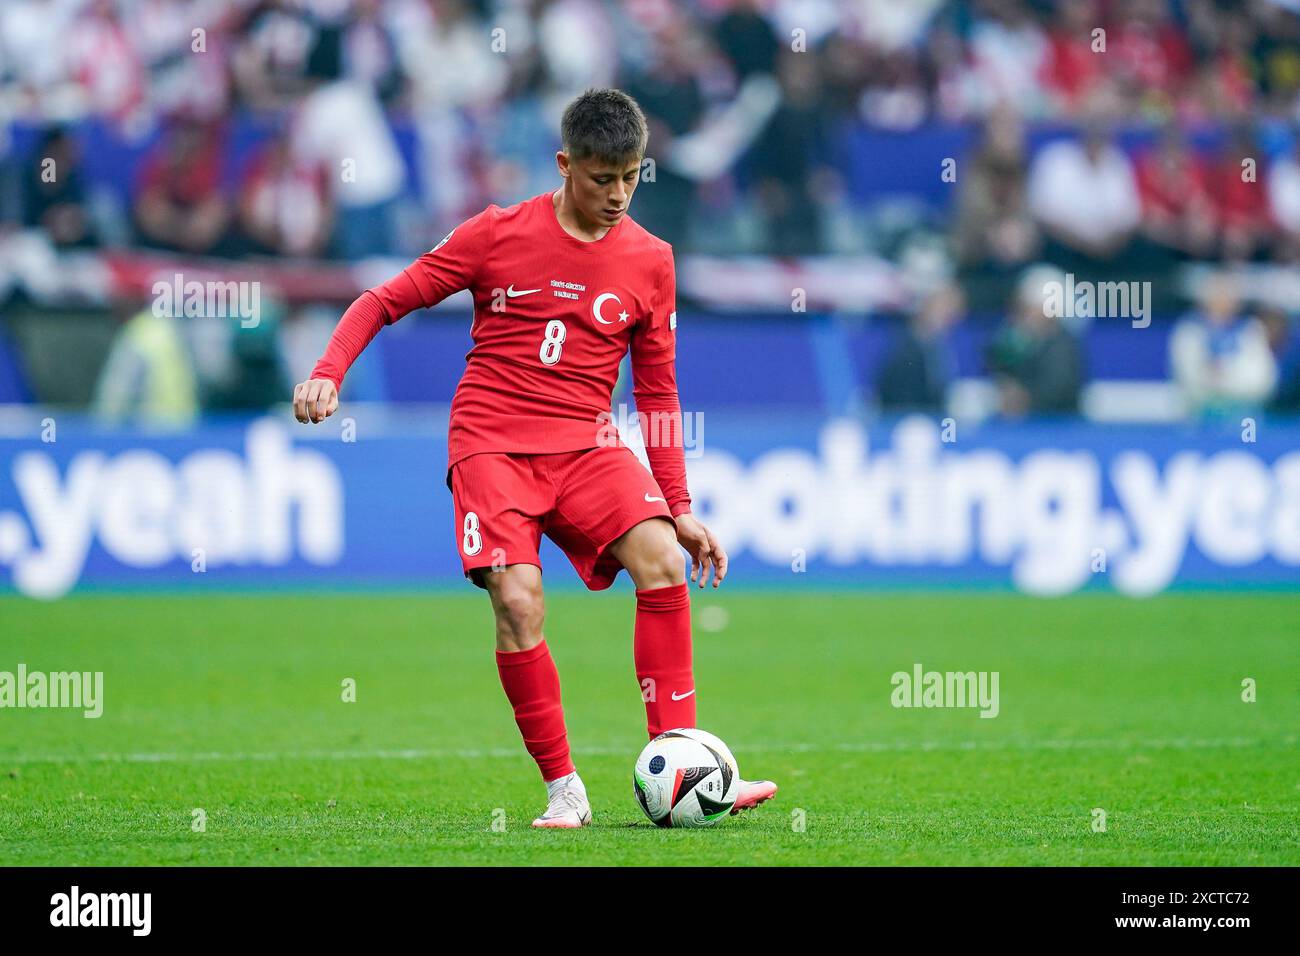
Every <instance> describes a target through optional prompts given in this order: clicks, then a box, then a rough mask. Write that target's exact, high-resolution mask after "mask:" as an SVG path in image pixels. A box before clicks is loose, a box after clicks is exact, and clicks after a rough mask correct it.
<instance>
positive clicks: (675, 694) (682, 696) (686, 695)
mask: <svg viewBox="0 0 1300 956" xmlns="http://www.w3.org/2000/svg"><path fill="white" fill-rule="evenodd" d="M694 693H695V688H694V687H692V688H691V689H690V690H688V691H687V692H686V693H684V694H682V695H681V696H678V694H677V691H673V693H672V698H673V700H685V699H686V698H687V697H690V696H691V694H694Z"/></svg>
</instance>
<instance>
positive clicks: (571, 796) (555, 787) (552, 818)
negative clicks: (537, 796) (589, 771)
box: [533, 770, 591, 830]
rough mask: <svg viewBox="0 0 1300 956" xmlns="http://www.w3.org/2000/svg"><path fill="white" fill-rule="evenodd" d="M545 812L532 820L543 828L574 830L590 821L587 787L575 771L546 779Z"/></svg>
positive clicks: (535, 824)
mask: <svg viewBox="0 0 1300 956" xmlns="http://www.w3.org/2000/svg"><path fill="white" fill-rule="evenodd" d="M546 798H547V799H546V812H545V813H543V814H542V815H541V816H540V817H538V818H537V819H536V820H534V821H533V826H535V827H539V828H544V829H555V830H576V829H578V828H579V827H585V826H586V825H587V824H588V823H590V822H591V804H590V803H588V802H587V788H586V787H585V786H583V784H582V778H581V777H579V776H578V773H577V771H576V770H575V771H574V772H573V773H571V774H569V775H568V776H565V777H557V778H556V779H554V780H548V781H546Z"/></svg>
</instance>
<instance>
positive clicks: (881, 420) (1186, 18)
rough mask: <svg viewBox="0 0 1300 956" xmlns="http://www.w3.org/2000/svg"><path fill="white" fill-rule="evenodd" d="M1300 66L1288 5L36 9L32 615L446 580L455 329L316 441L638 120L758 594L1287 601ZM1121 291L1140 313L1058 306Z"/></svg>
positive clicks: (11, 105) (317, 2)
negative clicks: (318, 405) (569, 135)
mask: <svg viewBox="0 0 1300 956" xmlns="http://www.w3.org/2000/svg"><path fill="white" fill-rule="evenodd" d="M1298 40H1300V6H1298V5H1297V4H1295V3H1292V2H1288V0H1254V2H1249V3H1216V2H1212V0H1168V2H1167V0H1135V2H1131V3H1105V2H1095V3H1094V2H1089V0H1079V2H1061V3H1052V2H1028V0H980V2H971V3H951V2H933V0H910V2H892V0H891V2H884V0H858V2H849V0H845V2H830V0H736V2H730V0H710V2H693V3H673V4H669V3H664V2H657V0H626V2H596V0H556V2H544V0H538V2H524V0H520V2H509V0H501V2H492V0H481V2H468V0H391V2H384V3H380V2H377V0H353V2H350V0H274V2H253V0H233V2H227V0H221V2H216V0H211V2H209V0H118V2H112V0H11V2H7V3H5V4H4V5H3V9H0V164H2V166H3V175H2V176H0V183H3V196H2V197H0V209H2V211H3V218H2V221H0V569H3V570H0V581H2V582H4V584H5V585H6V586H7V587H10V588H12V589H16V590H18V591H21V592H23V593H27V594H32V595H37V596H46V597H51V596H57V595H60V594H63V593H66V592H67V591H69V590H70V589H72V588H74V587H76V586H78V585H84V586H90V587H94V586H98V585H103V586H119V585H132V584H137V583H139V584H144V585H155V584H159V583H167V582H171V583H173V584H183V583H186V582H187V581H188V582H192V581H193V578H192V574H193V571H194V570H199V569H202V570H206V571H207V572H208V573H209V576H210V577H213V576H215V577H218V578H220V580H221V581H222V582H225V583H232V584H237V585H248V584H258V585H262V584H268V583H270V584H285V583H294V582H299V583H302V582H306V581H321V580H325V581H328V582H331V583H335V584H342V583H352V584H356V583H363V582H376V583H378V582H382V581H388V582H396V581H404V582H409V583H412V584H421V585H425V584H429V583H431V582H443V583H448V584H453V585H455V584H457V583H458V582H457V580H456V579H457V577H458V574H457V565H456V558H455V555H454V553H453V552H452V549H451V547H450V546H447V547H444V546H443V545H444V544H448V543H450V542H451V541H452V540H453V531H452V528H451V510H450V502H449V499H448V497H447V495H446V491H445V488H444V486H443V483H442V481H441V469H442V462H443V460H444V454H445V445H444V428H445V421H446V406H447V403H448V402H449V400H450V397H451V395H452V392H453V390H454V387H455V383H456V381H457V379H458V377H459V375H460V372H461V370H462V367H463V366H462V355H463V353H464V351H465V350H466V348H467V346H468V341H469V340H468V325H469V313H468V302H467V296H465V295H461V296H457V297H453V298H452V299H449V300H447V301H446V302H444V303H442V305H440V306H439V307H438V308H437V309H436V310H433V312H432V313H431V314H417V315H414V316H411V317H409V318H408V319H406V320H405V321H403V322H402V323H399V324H398V325H397V326H394V327H392V328H391V329H389V330H387V331H386V332H385V333H384V334H383V335H382V336H380V338H379V339H378V340H377V341H376V343H375V344H374V346H373V347H372V348H371V349H370V350H369V351H368V352H367V354H366V355H365V356H364V357H363V359H362V361H361V362H360V363H359V364H358V367H357V368H356V369H355V370H354V372H353V374H352V376H351V377H350V378H349V380H348V383H347V388H346V392H345V395H344V407H343V413H342V415H340V416H338V417H336V418H335V419H333V420H332V422H331V423H330V424H329V425H327V426H325V428H324V429H320V430H315V431H311V430H308V429H304V428H295V427H292V426H291V423H290V420H289V416H288V415H287V413H286V410H285V406H284V402H285V399H286V397H287V396H288V395H289V393H290V389H291V385H292V383H293V382H294V381H295V380H297V379H298V378H301V377H302V376H303V375H304V374H305V373H306V372H307V370H308V369H310V367H311V365H312V363H313V360H314V359H315V357H316V356H317V355H318V354H319V353H320V351H321V348H322V346H323V343H324V342H325V341H326V339H327V337H328V335H329V333H330V331H331V329H332V327H333V324H334V322H335V321H336V320H337V317H338V315H339V314H340V313H341V311H342V309H343V308H344V307H345V306H346V304H347V303H348V302H350V301H351V300H352V298H353V297H355V296H356V295H357V294H358V293H359V292H360V291H361V290H362V289H364V288H366V287H367V286H369V285H373V284H375V283H376V282H378V281H381V280H382V279H384V278H387V277H388V276H389V275H391V274H393V273H394V272H396V271H397V270H398V269H399V268H401V267H402V266H403V265H404V264H406V262H408V261H409V260H410V259H411V258H413V257H415V256H417V255H419V254H420V253H421V252H422V251H424V250H426V249H428V248H429V247H430V246H431V245H432V244H433V243H434V242H436V241H437V239H438V238H440V237H441V236H442V235H444V234H445V233H446V232H447V230H449V229H450V228H452V227H453V226H454V225H455V224H456V223H457V222H459V221H461V220H462V219H464V218H465V217H467V216H469V215H471V214H473V213H474V212H476V211H478V210H479V209H481V208H482V207H483V206H484V205H486V204H487V203H489V202H497V203H500V204H503V205H504V204H509V203H513V202H516V201H518V200H520V199H523V198H526V197H528V196H530V195H534V194H536V193H537V192H540V191H543V190H545V189H549V188H553V187H554V185H555V184H556V182H557V177H556V174H555V172H554V162H553V159H552V156H553V152H554V150H555V148H556V147H557V145H558V144H557V142H556V129H557V127H558V121H559V114H560V112H561V110H562V108H563V106H564V105H565V103H566V102H567V101H568V100H569V99H570V98H571V97H572V96H573V95H574V94H576V93H577V92H579V91H580V90H582V89H583V88H586V87H588V86H592V85H618V86H620V87H623V88H625V89H627V90H628V91H629V92H631V93H632V94H633V95H634V96H636V97H637V99H638V100H639V101H640V103H641V104H642V106H643V107H644V109H645V110H646V112H647V114H648V116H649V119H650V122H651V129H652V135H651V140H650V147H649V158H650V160H651V162H650V163H648V164H647V167H646V173H645V176H644V177H643V179H644V181H643V184H642V186H641V188H640V190H639V191H638V193H637V196H636V200H635V204H634V207H633V209H632V213H633V216H634V218H636V219H637V220H638V221H640V222H641V223H642V224H644V225H645V226H646V227H647V228H649V229H651V230H652V231H654V232H655V233H657V234H659V235H661V236H663V237H664V238H666V239H668V240H669V241H670V242H672V243H673V244H674V246H675V248H676V252H677V265H678V273H679V277H678V306H679V315H680V316H681V326H680V336H681V337H680V346H681V347H680V350H679V363H680V380H681V385H682V395H683V405H684V407H685V409H686V410H687V411H688V412H689V413H691V415H692V419H693V420H694V421H695V422H696V423H697V425H698V427H697V429H696V431H697V434H695V435H694V436H693V437H694V440H695V442H696V447H695V449H694V452H695V453H694V454H692V456H691V461H690V463H689V464H690V469H691V473H692V485H693V488H694V490H695V493H696V497H697V500H698V501H699V503H700V510H701V511H703V512H704V513H705V514H707V515H709V516H710V517H711V518H712V520H713V522H715V523H716V524H717V526H718V530H719V531H720V532H721V533H723V534H724V535H725V536H726V540H728V541H729V542H730V543H731V545H732V550H733V552H734V554H735V556H736V557H737V559H738V561H737V574H736V582H737V583H741V582H744V581H750V582H762V583H773V582H778V581H785V582H786V583H790V584H799V586H803V584H804V582H808V583H811V582H813V581H821V582H833V583H838V584H846V583H847V584H852V585H857V584H882V585H886V586H888V585H893V584H908V583H930V582H947V583H951V584H958V585H963V584H967V583H972V582H980V583H985V584H992V585H999V584H1007V583H1010V584H1011V585H1013V586H1015V587H1017V588H1020V589H1022V590H1028V591H1031V592H1035V593H1062V592H1067V591H1072V590H1076V589H1079V588H1082V587H1087V586H1098V587H1103V588H1104V587H1115V588H1118V589H1119V590H1121V591H1124V592H1126V593H1150V592H1154V591H1158V590H1161V589H1163V588H1167V587H1170V586H1177V585H1179V584H1183V583H1188V584H1204V583H1211V582H1212V583H1216V584H1220V583H1223V582H1225V581H1226V582H1230V583H1231V582H1235V583H1240V584H1257V583H1266V584H1273V585H1277V584H1281V585H1283V586H1288V587H1289V586H1292V585H1294V583H1295V569H1296V566H1297V564H1300V517H1298V514H1300V457H1297V455H1296V454H1294V453H1293V449H1295V448H1296V447H1297V446H1300V427H1297V425H1296V424H1295V423H1294V420H1293V419H1292V418H1291V417H1289V416H1294V415H1295V413H1296V410H1297V409H1298V408H1300V335H1297V330H1296V321H1295V316H1294V315H1293V310H1292V307H1293V305H1294V303H1295V302H1296V301H1298V299H1297V292H1300V272H1297V268H1296V266H1297V262H1298V261H1300V259H1298V257H1300V137H1297V135H1296V131H1297V128H1300V126H1298V124H1300V43H1298V42H1297V41H1298ZM195 282H197V283H201V284H203V286H202V287H203V288H204V289H207V288H209V287H210V286H211V285H212V284H216V285H217V286H220V287H222V288H228V289H229V290H230V294H231V299H230V301H229V302H228V303H225V304H224V305H218V307H217V309H216V310H215V312H214V310H213V307H212V303H211V302H210V301H207V300H205V301H202V302H197V304H195V303H193V302H191V303H190V304H191V306H193V307H192V308H191V307H186V306H185V305H184V302H185V299H186V292H185V289H186V288H187V287H186V283H195ZM1088 282H1093V283H1108V282H1120V283H1125V284H1129V283H1132V284H1133V285H1132V286H1131V287H1129V286H1127V285H1126V288H1131V289H1132V290H1133V292H1134V295H1135V296H1141V295H1142V290H1143V289H1145V290H1146V292H1147V294H1146V295H1145V296H1142V298H1141V299H1138V298H1135V299H1134V300H1133V301H1132V302H1131V303H1129V305H1128V312H1126V313H1125V314H1123V315H1115V314H1109V315H1108V314H1104V313H1102V314H1097V313H1098V312H1099V311H1100V310H1095V311H1094V312H1093V313H1090V312H1089V309H1088V307H1087V306H1086V303H1083V302H1080V303H1078V308H1073V307H1071V306H1073V305H1074V303H1073V302H1071V303H1070V306H1067V307H1066V308H1065V309H1064V310H1058V311H1063V312H1064V314H1063V315H1061V316H1060V317H1057V316H1054V315H1052V314H1050V313H1051V312H1052V310H1051V309H1048V308H1046V307H1045V304H1044V303H1045V294H1044V289H1048V288H1052V287H1053V286H1052V284H1053V283H1059V285H1058V286H1057V287H1058V288H1064V289H1066V290H1067V293H1066V294H1067V295H1069V294H1070V292H1071V291H1072V290H1073V289H1074V288H1075V286H1074V285H1073V284H1074V283H1079V284H1081V285H1086V284H1087V283H1088ZM224 283H234V284H233V285H230V286H228V287H227V286H224V285H223V284H224ZM1146 283H1149V285H1145V286H1144V284H1146ZM1097 288H1101V286H1097ZM239 294H244V296H245V299H246V300H249V301H244V300H241V299H239V298H238V295H239ZM236 302H239V303H241V307H248V308H252V309H254V310H255V314H254V312H253V311H245V312H240V311H239V310H238V308H236V306H235V303H236ZM1139 302H1141V303H1142V308H1141V309H1139V308H1138V303H1139ZM216 312H219V313H220V314H215V313H216ZM1130 313H1131V314H1130ZM629 392H630V389H629V388H628V387H627V383H626V382H623V383H621V384H620V390H619V393H618V394H617V395H616V398H615V406H616V407H615V409H614V411H615V414H616V415H617V414H619V408H620V407H621V406H622V403H624V402H629V401H630V397H629V396H628V393H629ZM620 420H623V419H620ZM630 423H631V426H632V429H633V432H634V431H635V417H634V416H633V417H631V418H630ZM381 487H382V488H384V489H386V493H385V494H383V495H377V494H373V493H372V492H373V491H374V490H376V489H378V488H381ZM307 488H311V489H312V490H311V491H310V492H309V491H307V490H306V489H307ZM196 549H197V550H196ZM199 551H202V552H203V554H202V560H200V558H199V557H197V555H198V553H199ZM213 572H216V574H215V575H214V574H213ZM800 572H806V573H807V574H808V577H807V578H803V579H796V578H793V577H791V575H792V574H798V573H800ZM209 586H211V585H209Z"/></svg>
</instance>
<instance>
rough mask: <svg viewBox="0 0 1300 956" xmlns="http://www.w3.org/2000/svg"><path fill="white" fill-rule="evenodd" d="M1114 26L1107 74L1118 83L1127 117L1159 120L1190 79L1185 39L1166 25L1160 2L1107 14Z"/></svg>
mask: <svg viewBox="0 0 1300 956" xmlns="http://www.w3.org/2000/svg"><path fill="white" fill-rule="evenodd" d="M1112 12H1113V13H1114V14H1115V15H1116V17H1117V22H1116V24H1115V25H1114V27H1112V29H1111V30H1110V31H1109V44H1108V47H1107V51H1106V61H1107V69H1108V72H1113V73H1114V74H1115V75H1116V77H1117V78H1118V80H1119V85H1120V95H1121V97H1122V99H1123V100H1124V102H1125V103H1128V104H1131V106H1130V109H1129V110H1128V112H1130V113H1137V112H1147V113H1150V114H1152V115H1157V116H1159V115H1165V114H1167V113H1168V111H1169V110H1170V109H1171V108H1172V105H1173V103H1174V101H1175V99H1176V98H1177V96H1178V93H1179V91H1180V90H1181V89H1182V88H1183V86H1184V85H1185V83H1186V81H1187V78H1188V77H1189V76H1190V75H1191V73H1192V67H1193V62H1194V59H1193V54H1192V50H1191V47H1190V46H1189V44H1188V42H1187V38H1186V35H1185V34H1184V32H1183V31H1182V30H1181V29H1180V28H1179V27H1178V25H1177V24H1176V23H1174V21H1173V20H1172V19H1171V16H1170V9H1169V4H1168V3H1167V2H1165V0H1129V2H1127V3H1124V4H1117V5H1115V6H1114V7H1113V8H1112Z"/></svg>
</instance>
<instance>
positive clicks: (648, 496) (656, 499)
mask: <svg viewBox="0 0 1300 956" xmlns="http://www.w3.org/2000/svg"><path fill="white" fill-rule="evenodd" d="M645 500H646V501H647V502H651V501H663V502H664V504H668V502H666V501H664V499H662V498H656V497H655V496H654V495H652V494H650V492H648V491H647V492H646V493H645Z"/></svg>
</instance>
